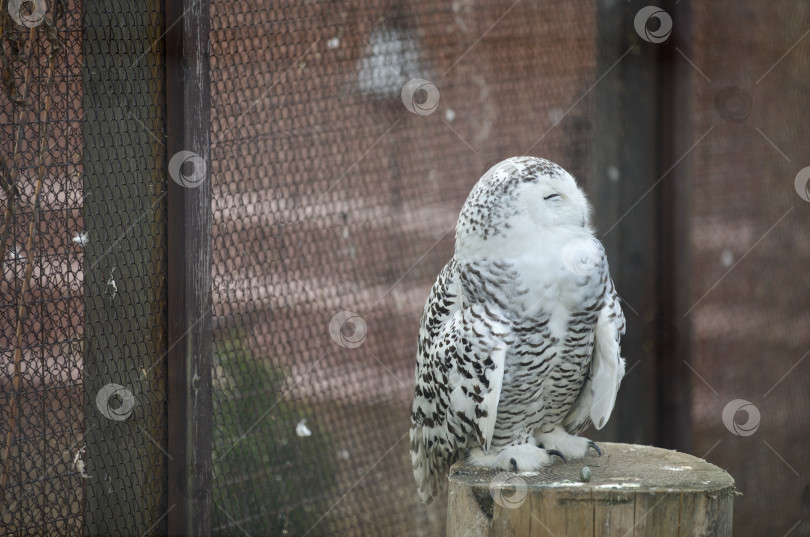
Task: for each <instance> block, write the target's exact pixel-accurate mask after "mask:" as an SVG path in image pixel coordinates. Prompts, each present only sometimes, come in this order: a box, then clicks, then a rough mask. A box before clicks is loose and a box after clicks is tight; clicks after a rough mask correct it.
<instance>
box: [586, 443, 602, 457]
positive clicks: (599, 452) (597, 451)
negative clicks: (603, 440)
mask: <svg viewBox="0 0 810 537" xmlns="http://www.w3.org/2000/svg"><path fill="white" fill-rule="evenodd" d="M588 447H590V448H593V450H594V451H596V454H597V455H599V456H600V457H601V456H602V450H601V449H599V446H597V445H596V444H595V443H594V442H588Z"/></svg>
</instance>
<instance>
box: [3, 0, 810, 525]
mask: <svg viewBox="0 0 810 537" xmlns="http://www.w3.org/2000/svg"><path fill="white" fill-rule="evenodd" d="M19 5H22V11H15V6H19ZM41 5H44V6H46V9H45V11H44V12H43V13H44V18H43V17H41V15H42V13H40V12H39V11H37V9H38V6H41ZM0 8H2V9H1V10H0V33H1V34H2V35H0V38H1V40H2V62H3V63H2V85H0V137H1V139H2V145H0V187H1V189H0V201H2V206H1V207H0V209H2V212H0V215H2V218H3V219H2V222H0V226H1V227H0V232H1V233H0V239H2V254H3V257H2V280H0V290H1V291H2V297H3V299H2V301H0V323H2V330H0V457H2V465H0V513H2V518H1V519H0V535H46V534H47V535H77V534H80V533H84V534H86V535H105V534H115V535H128V534H137V535H144V534H148V535H160V534H164V533H165V532H166V531H167V525H166V524H167V523H166V513H167V512H168V511H169V510H170V509H171V508H172V506H170V505H168V502H167V482H166V480H167V464H168V460H167V459H168V454H167V453H166V451H165V449H166V445H167V435H168V430H167V423H168V420H167V409H166V391H167V385H166V384H167V380H166V379H167V369H166V363H165V360H164V358H165V355H166V352H167V335H166V327H167V307H166V302H167V298H166V272H167V270H168V268H167V267H168V265H167V253H166V249H167V240H166V235H167V229H166V200H165V195H166V189H167V182H166V165H167V158H166V157H167V155H166V154H165V153H166V150H165V145H164V144H165V123H166V107H167V104H166V99H165V92H166V88H165V69H166V64H165V54H166V51H165V50H164V44H163V43H164V41H163V37H164V32H165V30H166V29H167V27H168V26H169V24H167V23H166V22H165V21H164V20H163V19H164V14H163V6H162V4H161V3H159V2H146V3H143V2H135V1H134V0H133V1H130V2H116V3H112V4H105V5H104V6H91V5H83V4H82V3H81V2H79V1H78V0H66V1H64V2H63V1H61V0H60V1H56V2H48V3H45V2H27V3H22V4H21V3H20V2H13V1H5V2H2V1H0ZM14 15H16V16H17V18H16V19H15V17H14ZM595 17H596V10H595V8H594V5H593V4H592V3H591V2H584V1H580V0H577V1H575V2H566V3H558V4H555V5H550V4H549V5H546V4H538V3H524V2H516V3H513V2H510V1H497V2H465V1H459V2H453V3H447V4H446V5H432V4H424V3H418V2H414V1H408V2H393V3H392V2H383V1H376V0H375V1H372V2H366V3H362V4H345V3H311V2H289V3H272V4H270V3H267V2H261V1H260V0H249V1H246V2H238V3H232V2H224V1H221V0H216V1H214V2H212V4H211V35H210V42H211V43H210V47H211V48H210V54H211V56H210V60H211V84H212V86H211V96H212V99H211V119H212V132H211V140H212V161H211V166H210V171H211V175H210V177H211V179H212V183H213V185H212V187H213V229H212V232H213V233H212V236H213V254H214V264H213V267H212V271H213V308H214V310H213V314H214V318H213V327H214V334H213V336H214V356H213V386H212V390H213V403H214V404H213V438H212V441H213V469H214V476H213V491H212V501H213V503H212V505H211V515H212V533H213V534H215V535H244V534H245V533H247V534H249V535H253V536H257V535H289V536H304V535H309V536H316V535H323V536H328V535H351V536H364V535H369V536H375V537H376V536H385V535H390V536H401V535H441V534H442V532H443V528H444V521H445V509H446V504H445V502H443V501H438V502H437V503H435V504H433V505H431V506H424V505H422V504H420V503H419V501H418V499H417V496H416V492H415V486H414V482H413V477H412V472H411V466H410V459H409V455H408V440H407V430H408V427H409V413H410V400H411V398H412V395H413V381H414V379H413V366H414V359H415V343H416V331H417V327H418V322H419V317H420V315H421V311H422V307H423V304H424V300H425V298H426V296H427V293H428V290H429V288H430V286H431V284H432V283H433V280H434V278H435V276H436V274H437V273H438V272H439V270H440V269H441V267H442V266H443V265H444V263H445V262H446V260H447V259H448V258H449V257H450V256H451V255H452V248H453V226H454V223H455V219H456V217H457V215H458V211H459V209H460V208H461V204H462V203H463V201H464V199H465V197H466V195H467V193H468V192H469V190H470V188H471V187H472V185H473V184H474V183H475V181H476V180H477V179H478V177H479V176H480V175H481V173H482V172H483V171H485V170H486V169H487V168H488V167H489V166H490V165H492V164H494V163H495V162H497V161H500V160H501V159H503V158H506V157H508V156H513V155H515V154H522V153H529V154H536V155H542V156H544V157H546V158H549V159H551V160H554V161H556V162H559V163H560V164H561V165H562V166H564V167H565V168H566V169H568V170H569V171H571V172H572V174H573V175H574V176H575V177H577V179H578V180H579V181H580V183H582V184H584V186H585V188H586V190H588V185H589V183H590V182H592V181H594V180H603V178H602V177H594V173H601V172H598V171H597V172H595V171H594V169H593V148H594V147H595V145H596V144H598V143H599V140H596V139H594V134H593V128H594V127H593V125H594V122H593V117H594V115H595V114H596V113H597V112H598V111H596V110H594V109H593V106H594V105H593V95H592V93H591V89H593V87H594V85H595V84H597V83H599V81H600V80H601V78H600V77H602V76H603V75H606V73H598V72H596V63H597V60H596V58H597V47H598V42H597V31H596V28H597V21H596V20H595ZM17 19H19V20H17ZM693 19H694V20H693V21H692V25H693V43H692V49H691V52H690V55H687V54H686V53H685V52H684V51H680V56H681V57H682V58H683V60H684V61H685V62H688V63H689V64H690V69H692V89H693V91H694V92H695V100H694V104H693V111H692V114H693V117H692V119H693V122H692V125H691V126H690V129H691V130H690V132H691V138H692V140H693V141H694V142H696V145H694V146H693V148H692V151H694V153H693V154H691V156H690V159H693V162H694V164H693V170H694V174H693V193H692V203H691V207H692V215H691V224H692V225H691V241H692V256H693V260H692V270H693V284H692V295H693V299H694V300H693V301H692V303H693V304H694V306H693V308H692V309H691V310H690V311H689V312H684V313H685V314H686V315H688V316H689V317H690V319H691V321H692V323H693V326H694V340H693V341H692V342H687V341H680V340H678V339H677V335H675V336H673V337H674V342H673V341H670V343H671V344H672V345H693V351H694V352H693V362H692V363H691V364H686V365H685V367H687V366H688V367H689V368H690V370H691V371H690V374H693V373H694V378H693V380H694V383H693V384H694V398H693V403H692V407H693V418H694V423H695V454H696V455H702V456H704V457H705V458H707V459H708V460H709V461H710V462H713V463H715V464H717V465H719V466H721V467H723V468H726V469H727V470H728V471H729V472H730V473H731V474H732V476H733V477H735V479H736V480H737V487H738V489H739V490H741V491H742V492H743V493H744V495H743V496H740V497H738V498H737V499H736V500H735V501H736V504H737V508H736V509H735V534H737V535H741V536H747V535H751V536H753V535H765V534H768V535H772V534H773V535H776V534H779V535H781V534H786V533H788V534H790V533H791V532H794V534H796V535H806V534H810V526H807V523H806V522H803V521H802V520H805V521H806V520H808V519H809V518H808V516H807V509H808V503H807V498H808V497H810V492H808V491H810V488H808V484H807V480H806V479H804V478H803V477H802V476H804V475H806V474H807V471H808V465H810V459H808V456H807V450H806V449H805V448H804V444H805V443H806V440H807V438H808V437H809V436H810V429H809V428H808V422H807V420H806V419H804V408H803V407H804V405H803V401H805V400H806V397H805V396H804V392H805V388H804V387H805V386H806V380H807V368H806V366H807V363H806V362H805V358H806V356H807V349H808V347H810V339H808V335H807V330H806V329H805V328H804V327H805V325H806V321H807V319H806V317H807V307H806V306H807V299H806V297H807V296H809V295H810V289H806V287H807V283H806V281H805V280H803V279H802V278H798V277H797V275H798V274H802V273H803V272H804V267H806V266H807V264H808V261H810V244H808V241H807V236H808V235H807V234H806V233H804V232H803V229H805V228H806V227H807V225H806V224H807V223H808V220H807V219H808V216H807V214H808V213H807V210H808V209H807V207H808V205H807V200H808V198H810V196H808V194H807V190H806V184H807V182H808V181H807V179H808V178H810V171H808V172H807V173H806V174H805V175H802V173H804V172H803V171H801V170H803V169H804V168H805V167H806V166H810V162H806V161H805V158H806V157H805V156H804V154H805V153H806V152H804V151H803V148H804V147H806V146H807V141H808V136H810V127H808V126H807V124H806V122H805V121H803V119H804V117H803V115H802V111H803V110H805V109H806V108H807V81H808V80H810V72H808V68H807V66H806V62H804V61H803V58H804V57H805V56H806V53H807V50H808V49H807V47H808V46H810V44H809V43H810V38H808V39H805V36H806V35H807V23H808V21H810V11H809V10H808V8H807V7H806V6H804V5H803V4H798V3H793V2H787V1H780V2H776V3H771V4H768V5H767V6H766V5H765V4H762V5H759V4H756V3H754V2H744V3H742V4H740V3H734V4H732V3H731V2H725V1H724V2H719V3H713V4H711V5H708V4H707V5H700V6H695V8H694V13H693ZM750 21H756V22H755V28H754V29H752V31H750V32H744V33H742V34H741V33H740V31H739V30H740V28H744V27H749V26H750V24H751V23H750ZM675 22H676V24H677V22H678V21H675ZM638 44H641V46H648V45H649V43H648V44H642V43H641V41H639V42H638ZM616 76H618V75H616ZM617 87H619V86H617ZM651 91H653V90H652V89H651ZM616 176H617V177H618V171H617V174H616ZM797 177H798V179H796V178H797ZM803 178H804V179H803ZM610 179H611V180H613V181H616V180H617V178H616V177H611V178H610ZM654 179H655V178H651V180H654ZM794 179H795V180H794ZM802 181H804V182H803V183H802ZM593 201H594V205H595V207H596V210H597V211H598V210H599V203H600V200H593ZM645 203H653V201H652V197H651V198H650V199H648V200H647V201H645ZM642 321H643V322H646V321H648V320H647V319H643V320H640V319H638V318H636V320H635V322H642ZM628 322H630V323H632V322H634V317H631V316H630V315H628ZM729 416H730V417H731V418H730V419H729ZM621 440H626V441H630V440H632V439H621Z"/></svg>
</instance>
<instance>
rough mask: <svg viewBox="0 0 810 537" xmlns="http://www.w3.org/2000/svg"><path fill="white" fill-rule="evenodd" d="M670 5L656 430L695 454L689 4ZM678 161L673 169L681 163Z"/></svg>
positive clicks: (660, 439) (660, 440)
mask: <svg viewBox="0 0 810 537" xmlns="http://www.w3.org/2000/svg"><path fill="white" fill-rule="evenodd" d="M663 7H664V9H666V11H667V12H668V13H670V15H671V16H672V20H673V30H672V34H671V35H670V37H669V39H667V40H666V41H665V42H663V43H661V44H660V47H659V49H660V51H661V56H660V59H659V61H660V65H661V76H660V81H659V90H658V91H659V93H660V95H661V129H660V131H659V132H660V135H661V145H660V158H659V159H658V175H659V176H661V175H663V174H664V173H666V171H667V170H668V169H670V168H671V171H670V172H669V173H668V174H667V175H666V178H665V179H664V180H663V181H662V182H661V184H660V188H659V189H658V206H659V208H660V210H659V229H660V232H659V233H660V235H659V236H660V240H659V247H658V252H659V256H658V267H659V271H658V274H659V276H658V277H659V280H658V312H659V313H658V322H657V326H658V328H659V329H658V331H657V333H658V336H657V337H659V338H665V339H663V340H661V339H659V341H658V342H657V344H656V345H655V348H656V351H657V354H658V364H659V368H658V382H657V393H658V404H657V408H658V420H659V421H658V428H657V434H656V438H657V445H660V446H662V447H666V448H670V449H677V450H679V451H686V452H690V451H691V450H692V418H691V416H692V413H691V389H690V381H691V380H692V379H691V377H690V375H691V374H692V373H691V372H690V371H689V369H688V368H687V367H686V366H685V365H684V362H688V361H689V360H690V344H689V342H690V339H691V337H690V332H691V330H690V322H689V318H684V317H683V315H684V313H685V312H686V311H687V310H688V309H689V308H690V307H691V304H689V297H690V282H691V274H690V270H691V255H690V249H691V244H690V232H689V231H690V225H689V222H690V214H691V211H690V200H691V178H692V159H691V158H690V153H689V148H690V146H691V145H692V144H693V143H694V141H693V140H691V137H690V135H691V132H692V131H691V129H690V123H691V119H690V118H691V101H692V97H691V95H692V91H691V88H690V74H691V72H690V70H691V69H692V68H691V66H690V65H689V63H688V62H687V61H686V60H685V59H684V58H683V57H681V55H680V53H678V50H676V48H677V49H679V50H680V51H681V52H682V53H684V54H686V56H687V57H691V49H692V47H691V44H692V43H691V42H692V36H691V29H690V22H691V3H690V1H689V0H683V1H678V0H667V1H666V2H664V6H663ZM679 160H680V162H679V163H678V164H677V166H675V167H674V168H673V167H672V166H673V165H674V164H675V163H676V162H678V161H679Z"/></svg>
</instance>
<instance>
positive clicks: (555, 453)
mask: <svg viewBox="0 0 810 537" xmlns="http://www.w3.org/2000/svg"><path fill="white" fill-rule="evenodd" d="M546 453H548V454H549V455H556V456H558V457H559V458H561V459H562V460H563V462H564V463H567V462H568V461H567V460H565V455H563V454H562V453H560V452H559V451H557V450H556V449H547V450H546Z"/></svg>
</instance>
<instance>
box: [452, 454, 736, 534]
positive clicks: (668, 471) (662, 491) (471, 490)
mask: <svg viewBox="0 0 810 537" xmlns="http://www.w3.org/2000/svg"><path fill="white" fill-rule="evenodd" d="M599 447H600V448H601V449H602V456H601V457H598V456H596V455H595V454H591V455H590V456H588V457H587V458H585V459H580V460H573V461H568V462H567V463H562V461H560V462H558V463H555V464H553V465H552V466H549V467H546V468H543V469H542V470H541V471H538V472H521V473H517V474H514V473H511V472H504V471H501V470H492V469H488V468H477V467H473V466H468V465H466V464H465V463H464V462H457V463H456V464H454V465H453V467H452V468H451V469H450V476H449V477H450V490H449V495H450V496H449V502H448V512H447V536H448V537H484V536H486V537H608V536H610V537H614V536H616V537H676V536H677V537H687V536H694V537H704V536H705V537H709V536H711V537H730V536H731V519H732V506H733V501H734V494H735V489H734V480H733V479H732V478H731V476H730V475H728V473H726V472H725V471H723V470H721V469H720V468H718V467H717V466H715V465H713V464H710V463H708V462H706V461H705V460H703V459H699V458H697V457H693V456H691V455H687V454H685V453H678V452H676V451H669V450H665V449H661V448H655V447H650V446H638V445H629V444H612V443H601V444H599ZM585 467H587V468H588V469H589V471H587V470H586V471H584V472H583V468H585ZM587 474H590V476H588V475H587Z"/></svg>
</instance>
